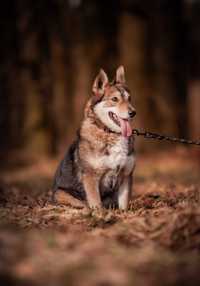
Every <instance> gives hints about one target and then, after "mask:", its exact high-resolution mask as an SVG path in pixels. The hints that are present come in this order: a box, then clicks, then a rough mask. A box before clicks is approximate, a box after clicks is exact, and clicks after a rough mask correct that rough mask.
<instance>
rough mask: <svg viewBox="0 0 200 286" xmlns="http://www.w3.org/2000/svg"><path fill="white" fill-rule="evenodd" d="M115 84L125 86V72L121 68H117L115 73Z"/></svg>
mask: <svg viewBox="0 0 200 286" xmlns="http://www.w3.org/2000/svg"><path fill="white" fill-rule="evenodd" d="M115 81H116V83H121V84H125V83H126V79H125V71H124V67H123V66H119V67H118V69H117V71H116V80H115Z"/></svg>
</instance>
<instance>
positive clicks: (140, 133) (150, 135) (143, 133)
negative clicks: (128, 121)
mask: <svg viewBox="0 0 200 286" xmlns="http://www.w3.org/2000/svg"><path fill="white" fill-rule="evenodd" d="M133 135H137V136H143V137H144V138H145V139H153V140H163V141H170V142H174V143H182V144H189V145H196V146H200V140H197V141H195V140H187V139H184V138H176V137H173V136H166V135H162V134H157V133H153V132H148V131H139V130H138V129H133Z"/></svg>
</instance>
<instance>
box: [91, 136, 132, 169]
mask: <svg viewBox="0 0 200 286" xmlns="http://www.w3.org/2000/svg"><path fill="white" fill-rule="evenodd" d="M129 148H130V147H129V142H128V138H124V137H120V138H119V139H118V140H117V141H116V143H115V144H113V145H111V146H107V147H106V152H100V153H99V154H96V155H95V156H93V157H92V158H90V163H91V165H92V166H93V167H94V168H95V169H104V170H106V169H109V170H115V169H118V170H120V169H124V170H125V173H127V174H129V173H130V172H131V171H132V169H133V167H134V161H135V160H134V155H133V152H131V154H129V153H130V152H129Z"/></svg>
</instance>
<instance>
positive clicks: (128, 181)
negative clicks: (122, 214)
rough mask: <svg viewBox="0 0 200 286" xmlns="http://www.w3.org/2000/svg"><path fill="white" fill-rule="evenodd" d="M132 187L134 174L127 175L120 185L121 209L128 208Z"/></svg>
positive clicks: (119, 198)
mask: <svg viewBox="0 0 200 286" xmlns="http://www.w3.org/2000/svg"><path fill="white" fill-rule="evenodd" d="M131 189H132V174H131V175H129V176H126V177H125V178H124V179H123V181H122V183H121V185H120V187H119V191H118V205H119V209H121V210H127V209H128V204H129V200H130V196H131Z"/></svg>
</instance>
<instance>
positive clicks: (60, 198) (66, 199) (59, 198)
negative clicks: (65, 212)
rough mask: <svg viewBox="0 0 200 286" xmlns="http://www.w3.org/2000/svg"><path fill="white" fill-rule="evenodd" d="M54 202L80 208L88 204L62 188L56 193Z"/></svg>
mask: <svg viewBox="0 0 200 286" xmlns="http://www.w3.org/2000/svg"><path fill="white" fill-rule="evenodd" d="M54 202H55V203H58V204H61V205H66V206H72V207H74V208H78V209H81V208H84V207H85V206H86V204H85V203H84V202H82V201H80V200H78V199H76V198H74V197H73V196H72V195H70V194H69V193H67V192H65V191H63V190H61V189H58V190H57V191H56V192H55V193H54Z"/></svg>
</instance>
